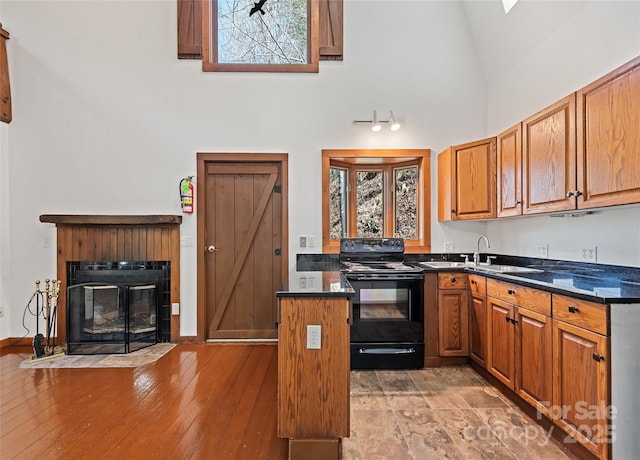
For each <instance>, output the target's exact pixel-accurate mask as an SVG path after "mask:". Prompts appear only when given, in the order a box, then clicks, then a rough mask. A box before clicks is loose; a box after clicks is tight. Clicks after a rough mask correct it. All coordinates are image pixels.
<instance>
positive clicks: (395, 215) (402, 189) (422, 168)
mask: <svg viewBox="0 0 640 460" xmlns="http://www.w3.org/2000/svg"><path fill="white" fill-rule="evenodd" d="M429 171H430V150H427V149H424V150H323V152H322V227H323V228H322V246H323V251H324V252H338V251H339V248H340V238H343V237H397V238H403V239H404V240H405V250H406V251H407V252H429V251H430V250H431V242H430V241H431V238H430V201H429V189H430V185H429V183H430V181H429V178H430V173H429Z"/></svg>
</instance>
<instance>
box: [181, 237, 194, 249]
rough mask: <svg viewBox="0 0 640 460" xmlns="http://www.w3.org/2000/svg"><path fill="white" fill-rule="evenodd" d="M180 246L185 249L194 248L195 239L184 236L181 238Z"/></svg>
mask: <svg viewBox="0 0 640 460" xmlns="http://www.w3.org/2000/svg"><path fill="white" fill-rule="evenodd" d="M180 246H182V247H183V248H190V247H193V237H192V236H183V237H182V238H180Z"/></svg>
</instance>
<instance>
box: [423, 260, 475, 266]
mask: <svg viewBox="0 0 640 460" xmlns="http://www.w3.org/2000/svg"><path fill="white" fill-rule="evenodd" d="M420 265H424V266H425V267H431V268H454V267H470V266H471V265H469V264H465V263H464V262H449V261H446V260H443V261H433V262H420Z"/></svg>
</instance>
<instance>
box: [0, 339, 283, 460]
mask: <svg viewBox="0 0 640 460" xmlns="http://www.w3.org/2000/svg"><path fill="white" fill-rule="evenodd" d="M30 356H31V350H30V349H28V348H17V347H9V348H4V349H2V350H1V352H0V391H1V393H0V398H1V399H0V458H1V459H2V460H9V459H13V458H18V459H34V458H38V459H47V458H64V459H87V458H91V459H115V458H117V459H168V458H171V459H191V458H193V459H252V460H259V459H269V460H272V459H273V460H277V459H286V458H287V454H288V447H287V441H286V440H283V439H279V438H277V437H276V414H277V410H276V397H277V347H276V345H275V344H273V345H271V344H268V345H264V344H262V345H235V344H234V345H220V344H206V345H205V344H200V345H192V344H184V345H178V346H176V347H175V348H174V349H173V350H171V351H170V352H169V353H168V354H167V355H166V356H164V357H163V358H161V359H160V360H159V361H157V362H155V363H153V364H150V365H146V366H141V367H138V368H116V369H114V368H102V369H20V367H19V366H20V362H21V361H22V360H24V359H28V358H29V357H30Z"/></svg>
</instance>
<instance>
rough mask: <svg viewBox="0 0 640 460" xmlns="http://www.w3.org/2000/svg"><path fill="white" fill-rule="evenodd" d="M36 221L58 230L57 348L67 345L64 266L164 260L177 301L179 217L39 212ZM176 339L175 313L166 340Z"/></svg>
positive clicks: (177, 325) (173, 297) (178, 319)
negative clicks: (116, 261) (71, 262)
mask: <svg viewBox="0 0 640 460" xmlns="http://www.w3.org/2000/svg"><path fill="white" fill-rule="evenodd" d="M40 222H44V223H52V224H55V225H56V227H57V232H56V233H57V237H56V242H57V262H56V271H57V277H58V279H59V280H60V281H61V284H60V295H59V297H58V312H57V328H58V332H57V338H58V344H59V345H62V344H66V341H67V262H68V261H94V260H96V261H105V260H127V261H131V260H136V261H137V260H152V261H159V260H168V261H170V262H171V303H172V304H173V303H179V302H180V224H181V223H182V216H179V215H177V216H176V215H149V216H133V215H120V216H116V215H69V214H43V215H41V216H40ZM179 335H180V315H171V341H172V342H174V341H176V340H178V338H179Z"/></svg>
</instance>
